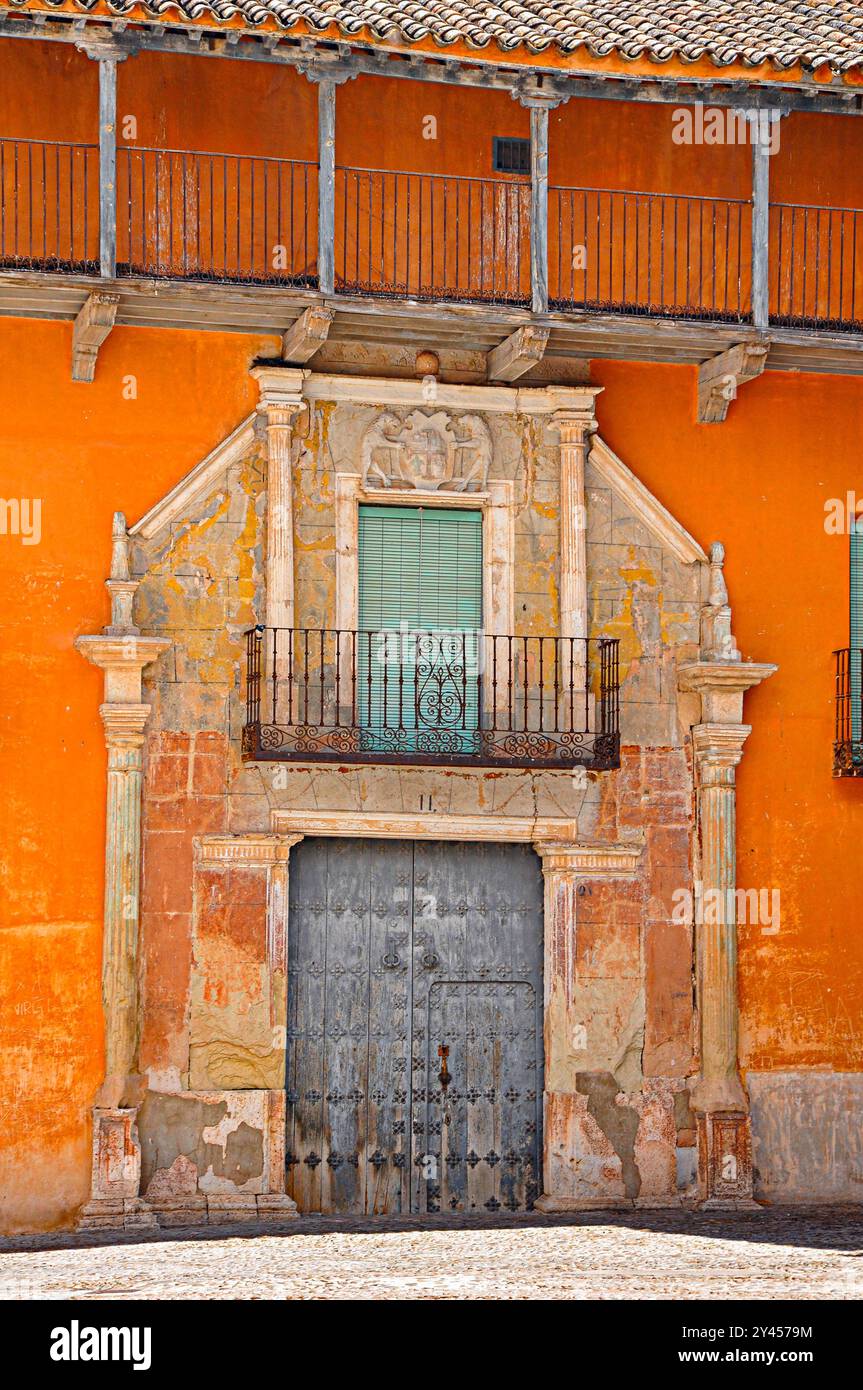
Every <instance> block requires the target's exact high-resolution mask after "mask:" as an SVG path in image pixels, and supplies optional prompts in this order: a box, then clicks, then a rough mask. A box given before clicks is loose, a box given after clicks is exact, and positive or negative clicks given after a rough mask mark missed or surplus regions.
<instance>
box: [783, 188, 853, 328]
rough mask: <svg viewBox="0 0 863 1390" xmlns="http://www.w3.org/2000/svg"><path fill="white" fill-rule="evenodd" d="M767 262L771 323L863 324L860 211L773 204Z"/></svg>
mask: <svg viewBox="0 0 863 1390" xmlns="http://www.w3.org/2000/svg"><path fill="white" fill-rule="evenodd" d="M770 261H771V265H772V268H773V274H772V277H771V286H770V314H771V318H772V319H774V320H775V322H777V323H783V324H789V325H796V326H799V327H804V328H809V327H811V328H814V327H819V328H825V327H835V328H849V327H853V328H858V329H859V328H861V327H863V211H860V209H858V208H828V207H814V206H809V205H804V204H802V203H773V204H772V205H771V209H770Z"/></svg>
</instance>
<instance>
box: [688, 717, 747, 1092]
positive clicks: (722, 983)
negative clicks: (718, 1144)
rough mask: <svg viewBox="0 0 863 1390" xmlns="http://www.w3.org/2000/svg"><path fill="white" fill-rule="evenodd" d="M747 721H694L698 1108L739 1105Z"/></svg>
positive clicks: (740, 1085) (695, 1090)
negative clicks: (699, 915) (740, 826)
mask: <svg viewBox="0 0 863 1390" xmlns="http://www.w3.org/2000/svg"><path fill="white" fill-rule="evenodd" d="M750 733H751V728H750V726H749V725H748V724H698V725H696V726H695V728H693V730H692V740H693V747H694V751H695V764H696V777H697V782H696V786H697V796H698V826H699V834H700V848H701V883H702V895H703V901H705V902H708V903H710V904H711V906H712V910H711V911H710V912H707V913H704V914H703V916H704V917H705V921H704V922H702V923H701V924H700V925H699V928H698V931H699V935H698V957H699V959H698V971H699V977H700V988H699V996H700V998H699V1016H700V1019H701V1074H700V1076H699V1079H698V1081H697V1083H696V1085H695V1086H694V1088H693V1091H692V1105H693V1108H694V1109H696V1110H701V1111H712V1110H745V1109H746V1095H745V1093H744V1090H743V1086H742V1084H741V1081H740V1076H739V1073H738V1070H737V1017H738V1010H737V922H736V911H735V908H736V904H735V898H734V893H735V889H736V886H737V846H736V824H737V808H736V789H735V769H736V767H737V764H738V763H739V762H740V759H741V757H742V755H743V745H744V743H745V742H746V739H747V738H748V736H749V734H750Z"/></svg>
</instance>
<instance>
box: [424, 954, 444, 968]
mask: <svg viewBox="0 0 863 1390" xmlns="http://www.w3.org/2000/svg"><path fill="white" fill-rule="evenodd" d="M422 963H423V965H424V966H425V968H426V970H436V969H437V967H438V966H439V965H440V956H439V955H436V953H435V952H434V951H425V952H424V953H423V955H422Z"/></svg>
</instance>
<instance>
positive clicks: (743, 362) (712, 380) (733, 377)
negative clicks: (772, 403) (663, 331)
mask: <svg viewBox="0 0 863 1390" xmlns="http://www.w3.org/2000/svg"><path fill="white" fill-rule="evenodd" d="M769 347H770V344H769V343H736V344H735V346H734V347H731V348H728V349H727V350H726V351H725V352H720V354H719V356H718V357H712V358H711V359H710V361H709V362H705V363H703V364H702V366H700V367H699V368H698V423H699V424H700V425H716V424H719V423H720V422H721V421H722V420H724V419H725V417H726V415H727V414H728V407H729V406H730V404H731V402H732V401H733V400H736V399H737V388H738V387H739V386H742V385H743V383H744V382H745V381H752V380H753V379H754V378H755V377H757V376H760V375H761V373H762V372H763V371H764V367H765V364H766V362H767V353H768V351H769Z"/></svg>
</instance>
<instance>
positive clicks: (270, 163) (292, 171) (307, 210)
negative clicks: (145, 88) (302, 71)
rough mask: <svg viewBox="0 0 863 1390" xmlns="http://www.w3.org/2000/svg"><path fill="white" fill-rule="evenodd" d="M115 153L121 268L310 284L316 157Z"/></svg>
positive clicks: (169, 275)
mask: <svg viewBox="0 0 863 1390" xmlns="http://www.w3.org/2000/svg"><path fill="white" fill-rule="evenodd" d="M117 156H118V158H117V273H118V274H119V275H158V276H160V277H164V278H168V279H171V278H174V279H183V280H215V281H219V280H231V281H239V282H241V283H247V284H248V283H252V284H289V285H314V284H316V283H317V255H318V251H317V216H318V214H317V178H318V169H317V165H316V164H314V163H310V162H309V161H307V160H297V159H266V158H261V157H258V156H251V155H234V154H210V153H207V152H205V151H201V150H156V149H145V148H142V147H139V146H135V147H134V148H132V147H129V146H126V147H122V148H120V149H119V150H118V151H117Z"/></svg>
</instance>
